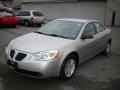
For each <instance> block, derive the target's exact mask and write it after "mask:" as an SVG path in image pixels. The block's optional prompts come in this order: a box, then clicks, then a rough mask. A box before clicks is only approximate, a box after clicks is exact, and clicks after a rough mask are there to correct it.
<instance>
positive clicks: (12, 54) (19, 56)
mask: <svg viewBox="0 0 120 90" xmlns="http://www.w3.org/2000/svg"><path fill="white" fill-rule="evenodd" d="M15 53H16V54H15ZM26 56H27V54H24V53H20V52H16V51H15V50H13V49H11V51H10V57H11V58H12V59H13V58H15V60H17V61H21V60H23V59H24V58H25V57H26Z"/></svg>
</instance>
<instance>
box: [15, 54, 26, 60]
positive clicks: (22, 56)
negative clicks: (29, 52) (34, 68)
mask: <svg viewBox="0 0 120 90" xmlns="http://www.w3.org/2000/svg"><path fill="white" fill-rule="evenodd" d="M25 57H26V54H24V53H18V54H17V55H16V57H15V60H17V61H21V60H23V59H24V58H25Z"/></svg>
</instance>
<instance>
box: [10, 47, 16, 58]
mask: <svg viewBox="0 0 120 90" xmlns="http://www.w3.org/2000/svg"><path fill="white" fill-rule="evenodd" d="M14 54H15V50H12V49H11V51H10V57H11V58H13V57H14Z"/></svg>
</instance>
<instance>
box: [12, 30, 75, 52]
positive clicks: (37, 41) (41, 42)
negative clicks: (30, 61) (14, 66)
mask: <svg viewBox="0 0 120 90" xmlns="http://www.w3.org/2000/svg"><path fill="white" fill-rule="evenodd" d="M72 41H73V40H70V39H64V38H59V37H53V36H47V35H42V34H37V33H34V32H33V33H30V34H26V35H23V36H21V37H18V38H16V39H15V40H13V42H12V45H11V46H12V48H14V49H17V50H20V51H24V52H29V53H37V52H40V51H45V50H54V49H60V48H62V47H64V46H66V45H68V44H70V43H71V42H72Z"/></svg>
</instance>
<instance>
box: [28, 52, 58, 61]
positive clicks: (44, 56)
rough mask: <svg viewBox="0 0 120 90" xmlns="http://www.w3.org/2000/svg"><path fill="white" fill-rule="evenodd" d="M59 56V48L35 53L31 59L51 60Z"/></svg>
mask: <svg viewBox="0 0 120 90" xmlns="http://www.w3.org/2000/svg"><path fill="white" fill-rule="evenodd" d="M58 56H59V52H58V50H50V51H43V52H40V53H37V54H34V55H33V56H32V57H31V58H30V61H45V60H51V59H56V58H58Z"/></svg>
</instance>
